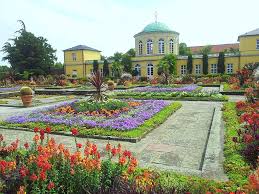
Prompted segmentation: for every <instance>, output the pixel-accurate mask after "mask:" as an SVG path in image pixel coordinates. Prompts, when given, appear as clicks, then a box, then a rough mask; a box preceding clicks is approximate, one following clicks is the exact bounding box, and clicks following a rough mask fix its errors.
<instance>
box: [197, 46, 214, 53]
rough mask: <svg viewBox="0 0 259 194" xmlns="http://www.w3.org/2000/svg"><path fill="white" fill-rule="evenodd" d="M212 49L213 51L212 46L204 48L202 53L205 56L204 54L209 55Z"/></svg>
mask: <svg viewBox="0 0 259 194" xmlns="http://www.w3.org/2000/svg"><path fill="white" fill-rule="evenodd" d="M211 49H212V46H211V45H207V46H204V47H202V49H201V50H200V53H201V54H203V55H204V54H206V55H208V54H210V53H211Z"/></svg>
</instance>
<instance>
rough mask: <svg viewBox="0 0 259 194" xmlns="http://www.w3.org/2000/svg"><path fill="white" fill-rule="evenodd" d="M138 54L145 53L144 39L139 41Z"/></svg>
mask: <svg viewBox="0 0 259 194" xmlns="http://www.w3.org/2000/svg"><path fill="white" fill-rule="evenodd" d="M138 54H139V55H142V54H143V43H142V41H139V43H138Z"/></svg>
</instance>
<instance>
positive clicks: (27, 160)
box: [0, 127, 259, 194]
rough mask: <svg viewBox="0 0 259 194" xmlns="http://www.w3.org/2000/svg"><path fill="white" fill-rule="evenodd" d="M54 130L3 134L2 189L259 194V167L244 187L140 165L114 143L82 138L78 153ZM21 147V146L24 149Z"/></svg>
mask: <svg viewBox="0 0 259 194" xmlns="http://www.w3.org/2000/svg"><path fill="white" fill-rule="evenodd" d="M51 130H52V129H51V128H50V127H47V128H46V129H39V128H38V127H36V128H35V129H34V132H35V136H34V138H33V141H32V142H25V143H24V145H23V146H24V147H23V148H22V147H21V146H19V140H16V141H14V142H13V143H11V145H7V144H6V143H5V142H4V138H3V136H2V135H0V180H1V187H0V192H1V193H19V194H25V193H68V194H70V193H71V194H72V193H82V194H83V193H100V194H102V193H107V194H109V193H113V194H121V193H132V194H133V193H134V194H137V193H147V194H148V193H156V194H162V193H163V194H164V193H179V194H180V193H186V194H187V193H192V194H201V193H204V194H205V193H206V194H233V193H236V194H256V193H257V192H258V191H259V188H258V181H259V169H257V171H255V172H253V173H251V174H250V176H249V182H248V183H247V184H246V185H245V186H244V187H236V185H235V180H233V181H227V182H217V181H213V180H207V179H204V178H200V177H195V176H186V175H181V174H178V173H174V172H162V171H159V172H158V171H154V170H150V169H149V170H147V169H140V168H138V161H137V159H136V158H135V157H134V156H133V154H132V153H131V152H130V151H129V150H126V149H124V150H123V148H122V146H121V145H120V144H118V146H112V145H111V144H110V143H109V142H108V143H107V145H106V146H105V148H104V149H103V150H100V149H98V147H97V145H95V144H93V143H91V142H89V141H87V142H86V143H85V144H84V145H83V144H81V143H79V142H78V141H77V139H76V136H77V135H78V131H77V130H76V129H71V133H72V135H73V136H75V151H74V152H72V151H71V150H70V149H68V148H67V147H66V146H65V145H63V144H58V143H57V142H56V141H55V139H53V138H50V137H49V133H50V132H51ZM18 147H19V149H18Z"/></svg>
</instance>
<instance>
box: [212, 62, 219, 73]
mask: <svg viewBox="0 0 259 194" xmlns="http://www.w3.org/2000/svg"><path fill="white" fill-rule="evenodd" d="M210 73H211V74H217V73H218V64H215V63H214V64H211V65H210Z"/></svg>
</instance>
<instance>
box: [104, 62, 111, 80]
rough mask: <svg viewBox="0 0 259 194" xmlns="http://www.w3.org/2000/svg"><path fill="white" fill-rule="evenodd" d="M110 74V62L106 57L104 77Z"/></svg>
mask: <svg viewBox="0 0 259 194" xmlns="http://www.w3.org/2000/svg"><path fill="white" fill-rule="evenodd" d="M109 75H110V70H109V63H108V61H107V60H106V59H105V60H104V61H103V76H104V77H108V76H109Z"/></svg>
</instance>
